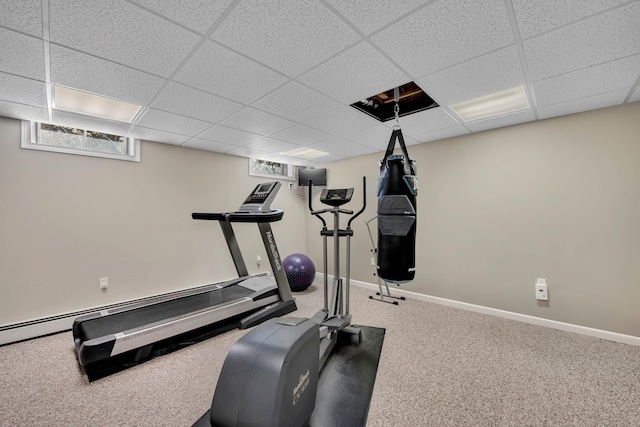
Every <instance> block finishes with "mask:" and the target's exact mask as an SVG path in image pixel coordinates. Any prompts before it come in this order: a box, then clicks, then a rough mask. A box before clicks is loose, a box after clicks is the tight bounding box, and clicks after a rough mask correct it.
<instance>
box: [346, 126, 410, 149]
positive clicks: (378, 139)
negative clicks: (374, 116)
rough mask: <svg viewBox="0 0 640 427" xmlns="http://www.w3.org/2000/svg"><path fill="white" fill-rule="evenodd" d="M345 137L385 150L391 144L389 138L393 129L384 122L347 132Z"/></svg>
mask: <svg viewBox="0 0 640 427" xmlns="http://www.w3.org/2000/svg"><path fill="white" fill-rule="evenodd" d="M403 136H404V134H403ZM343 138H344V139H347V140H349V141H352V142H355V143H357V144H360V145H366V146H368V147H371V148H377V149H378V150H384V149H385V148H386V147H387V145H388V144H389V139H390V138H391V129H389V128H388V127H386V126H384V125H382V124H379V125H376V126H373V127H370V128H367V129H362V130H358V131H355V132H351V133H348V134H345V135H344V136H343Z"/></svg>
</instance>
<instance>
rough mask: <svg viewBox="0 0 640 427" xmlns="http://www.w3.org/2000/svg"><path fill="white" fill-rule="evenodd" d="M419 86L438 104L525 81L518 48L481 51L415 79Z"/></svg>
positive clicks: (520, 83) (449, 103)
mask: <svg viewBox="0 0 640 427" xmlns="http://www.w3.org/2000/svg"><path fill="white" fill-rule="evenodd" d="M416 83H417V84H418V86H420V88H422V90H424V91H425V92H426V93H428V94H429V95H430V96H431V98H433V99H434V100H435V101H436V102H438V103H439V104H440V105H452V104H456V103H458V102H461V101H466V100H468V99H474V98H478V97H480V96H484V95H488V94H490V93H495V92H500V91H503V90H507V89H511V88H514V87H517V86H522V85H524V84H525V78H524V73H523V72H522V66H521V65H520V57H519V55H518V49H517V48H516V47H515V46H514V45H511V46H507V47H506V48H504V49H500V50H497V51H495V52H491V53H488V54H486V55H482V56H480V57H478V58H474V59H472V60H470V61H467V62H463V63H461V64H458V65H454V66H453V67H450V68H447V69H446V70H443V71H438V72H436V73H433V74H429V75H428V76H425V77H422V78H420V79H418V80H416Z"/></svg>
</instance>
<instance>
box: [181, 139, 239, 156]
mask: <svg viewBox="0 0 640 427" xmlns="http://www.w3.org/2000/svg"><path fill="white" fill-rule="evenodd" d="M182 146H183V147H187V148H197V149H198V150H206V151H215V152H216V153H227V152H229V151H231V150H233V149H234V148H236V146H235V145H230V144H224V143H222V142H216V141H209V140H207V139H202V138H193V139H192V140H190V141H188V142H186V143H185V144H183V145H182Z"/></svg>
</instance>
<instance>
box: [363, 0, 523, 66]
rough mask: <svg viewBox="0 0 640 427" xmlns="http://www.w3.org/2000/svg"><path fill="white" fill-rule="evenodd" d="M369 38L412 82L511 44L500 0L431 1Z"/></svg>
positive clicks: (508, 28) (505, 15)
mask: <svg viewBox="0 0 640 427" xmlns="http://www.w3.org/2000/svg"><path fill="white" fill-rule="evenodd" d="M372 40H373V41H374V42H375V43H376V44H378V46H380V47H382V49H384V50H385V51H386V52H387V53H389V55H391V57H392V58H394V59H395V60H396V61H397V62H398V63H400V64H402V66H403V67H404V69H405V70H407V71H408V72H409V73H410V74H411V75H412V76H414V78H417V77H421V76H424V75H426V74H430V73H433V72H435V71H438V70H441V69H443V68H446V67H450V66H451V65H454V64H457V63H459V62H463V61H466V60H468V59H470V58H473V57H475V56H478V55H482V54H485V53H487V52H490V51H492V50H495V49H499V48H501V47H504V46H506V45H508V44H511V43H513V42H514V37H513V31H512V30H511V26H510V24H509V17H508V15H507V9H506V7H505V4H504V0H485V1H481V2H480V1H478V2H470V1H465V0H446V1H443V0H441V1H436V2H434V3H432V4H429V5H428V6H427V7H425V8H423V9H421V10H419V11H418V12H416V13H415V14H413V15H411V16H409V17H408V18H405V19H403V20H401V21H399V22H397V23H396V24H394V25H392V26H390V27H388V28H386V29H384V30H383V31H381V32H380V33H378V34H376V35H374V36H373V37H372Z"/></svg>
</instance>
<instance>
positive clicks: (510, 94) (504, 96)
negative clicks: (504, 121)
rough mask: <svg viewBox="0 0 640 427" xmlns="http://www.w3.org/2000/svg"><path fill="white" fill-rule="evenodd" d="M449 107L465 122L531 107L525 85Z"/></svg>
mask: <svg viewBox="0 0 640 427" xmlns="http://www.w3.org/2000/svg"><path fill="white" fill-rule="evenodd" d="M449 108H451V110H453V112H454V113H456V114H457V115H458V117H460V118H461V119H462V120H464V121H465V122H472V121H476V120H483V119H488V118H491V117H496V116H502V115H506V114H510V113H515V112H517V111H522V110H526V109H529V108H531V106H530V105H529V99H528V98H527V92H526V91H525V90H524V86H518V87H515V88H512V89H508V90H504V91H502V92H496V93H492V94H490V95H486V96H481V97H480V98H475V99H470V100H468V101H464V102H460V103H458V104H454V105H450V106H449Z"/></svg>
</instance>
